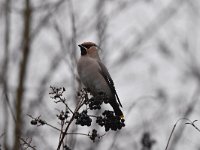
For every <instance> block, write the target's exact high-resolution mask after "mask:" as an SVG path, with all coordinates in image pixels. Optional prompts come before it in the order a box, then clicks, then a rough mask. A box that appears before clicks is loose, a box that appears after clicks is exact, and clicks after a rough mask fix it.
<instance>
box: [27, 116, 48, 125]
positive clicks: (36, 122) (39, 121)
mask: <svg viewBox="0 0 200 150" xmlns="http://www.w3.org/2000/svg"><path fill="white" fill-rule="evenodd" d="M29 117H31V118H32V120H31V125H37V126H41V125H45V124H46V122H45V121H44V120H42V119H40V116H39V117H37V118H34V117H32V116H30V115H29Z"/></svg>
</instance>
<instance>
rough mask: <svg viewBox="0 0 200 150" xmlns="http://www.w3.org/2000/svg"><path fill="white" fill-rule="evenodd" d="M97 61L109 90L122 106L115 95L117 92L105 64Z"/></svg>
mask: <svg viewBox="0 0 200 150" xmlns="http://www.w3.org/2000/svg"><path fill="white" fill-rule="evenodd" d="M98 63H99V66H100V68H101V70H100V73H101V74H102V76H103V77H104V79H105V80H106V82H107V84H108V86H109V87H110V89H111V92H112V93H113V94H114V95H115V96H116V98H117V101H118V103H119V105H120V106H121V107H122V104H121V102H120V100H119V97H118V95H117V92H116V90H115V86H114V82H113V80H112V78H111V76H110V74H109V72H108V70H107V68H106V67H105V65H104V64H103V63H102V62H100V61H98Z"/></svg>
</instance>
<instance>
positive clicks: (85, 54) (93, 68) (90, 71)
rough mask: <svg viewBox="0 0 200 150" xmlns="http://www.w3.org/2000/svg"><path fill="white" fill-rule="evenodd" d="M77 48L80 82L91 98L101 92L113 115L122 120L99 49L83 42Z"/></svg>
mask: <svg viewBox="0 0 200 150" xmlns="http://www.w3.org/2000/svg"><path fill="white" fill-rule="evenodd" d="M78 46H79V47H80V50H81V57H80V59H79V61H78V65H77V69H78V74H79V77H80V80H81V82H82V83H83V84H84V86H85V87H86V88H87V89H89V91H90V93H91V94H92V95H93V96H96V95H98V94H99V93H102V92H103V93H105V94H106V96H107V97H108V100H109V104H110V105H111V106H112V108H113V110H114V112H115V115H117V116H119V117H120V118H124V115H123V113H122V111H121V109H120V106H121V107H122V104H121V102H120V100H119V97H118V95H117V92H116V90H115V86H114V83H113V80H112V78H111V76H110V74H109V72H108V70H107V68H106V67H105V65H104V64H103V63H102V62H101V60H100V57H99V54H98V49H99V47H98V46H97V45H96V44H95V43H92V42H84V43H82V44H80V45H78Z"/></svg>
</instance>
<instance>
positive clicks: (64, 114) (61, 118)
mask: <svg viewBox="0 0 200 150" xmlns="http://www.w3.org/2000/svg"><path fill="white" fill-rule="evenodd" d="M56 116H57V117H58V119H59V120H61V121H63V120H65V119H67V118H68V117H69V111H68V110H66V111H65V112H64V111H61V112H60V114H59V115H56Z"/></svg>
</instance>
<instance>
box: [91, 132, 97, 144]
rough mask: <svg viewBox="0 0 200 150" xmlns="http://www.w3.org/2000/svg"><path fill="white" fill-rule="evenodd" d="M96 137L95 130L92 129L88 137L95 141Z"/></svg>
mask: <svg viewBox="0 0 200 150" xmlns="http://www.w3.org/2000/svg"><path fill="white" fill-rule="evenodd" d="M96 137H98V134H97V130H95V129H93V130H92V134H91V135H90V139H91V140H92V141H93V142H95V139H96Z"/></svg>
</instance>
